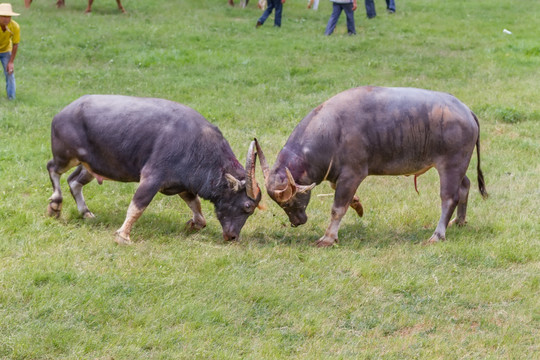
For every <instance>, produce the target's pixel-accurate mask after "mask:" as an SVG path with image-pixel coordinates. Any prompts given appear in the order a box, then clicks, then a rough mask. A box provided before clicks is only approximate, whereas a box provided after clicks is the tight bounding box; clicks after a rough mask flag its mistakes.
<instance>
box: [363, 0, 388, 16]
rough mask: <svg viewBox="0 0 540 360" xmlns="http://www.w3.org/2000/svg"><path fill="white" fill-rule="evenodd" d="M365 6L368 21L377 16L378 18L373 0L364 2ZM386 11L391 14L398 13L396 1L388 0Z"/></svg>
mask: <svg viewBox="0 0 540 360" xmlns="http://www.w3.org/2000/svg"><path fill="white" fill-rule="evenodd" d="M364 5H365V6H366V14H367V17H368V19H373V18H374V17H375V16H377V12H376V11H375V3H374V2H373V0H364ZM386 10H387V11H388V12H389V13H390V14H393V13H395V12H396V3H395V0H386Z"/></svg>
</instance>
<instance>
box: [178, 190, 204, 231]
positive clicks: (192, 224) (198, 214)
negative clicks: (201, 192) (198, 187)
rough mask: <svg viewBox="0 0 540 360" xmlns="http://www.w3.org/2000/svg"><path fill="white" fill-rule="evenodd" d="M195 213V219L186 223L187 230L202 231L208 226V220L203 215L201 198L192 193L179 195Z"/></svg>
mask: <svg viewBox="0 0 540 360" xmlns="http://www.w3.org/2000/svg"><path fill="white" fill-rule="evenodd" d="M179 195H180V197H181V198H182V200H184V201H185V202H186V204H187V206H189V208H190V209H191V211H192V212H193V218H191V219H190V220H189V221H188V222H187V223H186V228H188V229H190V230H200V229H202V228H204V227H205V226H206V220H205V218H204V216H203V214H202V209H201V201H200V200H199V197H198V196H197V195H195V194H192V193H190V192H183V193H180V194H179Z"/></svg>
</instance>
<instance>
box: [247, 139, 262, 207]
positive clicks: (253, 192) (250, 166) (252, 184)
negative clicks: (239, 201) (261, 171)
mask: <svg viewBox="0 0 540 360" xmlns="http://www.w3.org/2000/svg"><path fill="white" fill-rule="evenodd" d="M256 160H257V153H256V152H255V141H252V142H251V144H250V145H249V149H248V153H247V160H246V194H247V196H248V197H249V198H250V199H252V200H257V197H258V196H259V193H260V191H261V190H260V189H259V185H258V184H257V179H255V163H256Z"/></svg>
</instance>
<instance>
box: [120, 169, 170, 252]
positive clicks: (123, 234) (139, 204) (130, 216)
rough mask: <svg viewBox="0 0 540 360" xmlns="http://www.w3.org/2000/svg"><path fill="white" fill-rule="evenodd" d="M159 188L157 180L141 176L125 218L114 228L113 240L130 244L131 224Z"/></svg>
mask: <svg viewBox="0 0 540 360" xmlns="http://www.w3.org/2000/svg"><path fill="white" fill-rule="evenodd" d="M158 190H159V182H157V181H151V180H146V179H144V178H141V183H140V184H139V187H138V188H137V191H135V195H134V196H133V199H131V203H130V204H129V207H128V211H127V214H126V220H125V221H124V223H123V224H122V227H121V228H120V229H118V230H116V236H115V239H114V241H116V242H117V243H118V244H121V245H128V244H131V238H130V236H129V235H130V233H131V228H132V227H133V224H134V223H135V222H136V221H137V220H138V219H139V218H140V217H141V215H142V213H143V212H144V210H145V209H146V207H147V206H148V204H150V202H151V201H152V199H153V198H154V196H155V195H156V194H157V192H158Z"/></svg>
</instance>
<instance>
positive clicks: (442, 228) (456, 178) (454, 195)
mask: <svg viewBox="0 0 540 360" xmlns="http://www.w3.org/2000/svg"><path fill="white" fill-rule="evenodd" d="M464 176H465V175H464V174H458V173H457V172H456V171H453V170H449V171H444V170H440V171H439V177H440V179H441V218H440V219H439V223H438V224H437V228H436V229H435V232H434V233H433V235H431V237H430V238H429V240H428V241H427V242H428V243H430V244H432V243H436V242H438V241H441V240H446V228H447V226H448V223H449V222H450V218H451V217H452V214H453V213H454V210H455V209H456V206H457V204H458V202H459V198H460V194H459V193H460V186H461V182H462V180H463V177H464Z"/></svg>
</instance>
